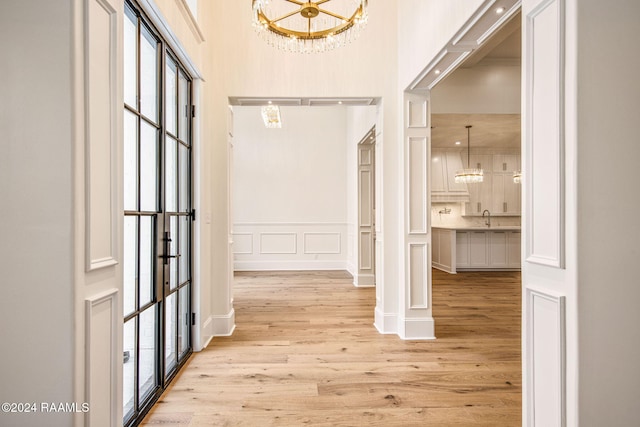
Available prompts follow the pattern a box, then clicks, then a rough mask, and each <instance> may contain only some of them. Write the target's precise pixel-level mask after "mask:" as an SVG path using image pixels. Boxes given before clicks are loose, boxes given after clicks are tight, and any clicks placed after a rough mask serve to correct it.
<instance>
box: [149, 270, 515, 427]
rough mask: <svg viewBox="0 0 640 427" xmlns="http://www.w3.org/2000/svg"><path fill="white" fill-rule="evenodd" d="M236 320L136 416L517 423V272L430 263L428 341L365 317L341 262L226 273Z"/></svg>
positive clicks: (367, 300) (187, 420) (197, 421)
mask: <svg viewBox="0 0 640 427" xmlns="http://www.w3.org/2000/svg"><path fill="white" fill-rule="evenodd" d="M235 279H236V284H235V289H234V308H235V310H236V324H237V328H236V331H235V332H234V335H233V336H231V337H224V338H215V339H214V340H213V341H212V342H211V344H210V345H209V347H208V348H206V349H205V350H203V351H202V352H200V353H196V354H194V355H192V356H191V359H190V360H189V362H188V363H187V365H186V367H185V368H184V369H183V371H182V372H181V373H180V374H178V376H177V378H176V379H175V380H174V382H173V384H172V385H171V386H170V387H169V388H168V389H167V391H166V392H165V393H164V394H163V396H162V397H161V398H160V401H159V402H158V403H157V404H156V406H155V407H154V408H153V409H152V410H151V412H150V413H149V414H148V415H147V417H146V418H145V420H144V421H143V424H142V425H150V426H152V425H159V424H162V425H171V426H180V427H182V426H185V427H186V426H189V427H196V426H260V427H262V426H327V427H328V426H331V427H334V426H384V427H389V426H391V427H393V426H403V427H406V426H429V427H435V426H475V427H479V426H486V427H488V426H491V427H501V426H509V427H510V426H519V425H521V410H522V404H521V400H522V393H521V389H522V378H521V343H520V313H521V307H520V304H521V294H520V289H521V284H520V273H517V272H482V273H476V272H469V273H460V274H457V275H450V274H446V273H443V272H440V271H438V270H434V271H433V307H434V308H433V311H434V318H435V320H436V336H437V339H436V340H432V341H403V340H400V339H398V337H396V336H393V335H381V334H379V333H378V332H377V331H376V330H375V328H374V327H373V311H374V304H375V289H374V288H354V287H353V285H352V278H351V277H350V276H349V275H348V274H347V273H345V272H342V271H317V272H251V273H236V278H235Z"/></svg>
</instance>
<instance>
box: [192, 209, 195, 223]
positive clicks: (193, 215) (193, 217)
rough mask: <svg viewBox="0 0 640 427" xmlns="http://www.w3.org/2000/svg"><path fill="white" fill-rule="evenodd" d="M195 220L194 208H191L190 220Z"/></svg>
mask: <svg viewBox="0 0 640 427" xmlns="http://www.w3.org/2000/svg"><path fill="white" fill-rule="evenodd" d="M195 220H196V210H195V209H191V221H195Z"/></svg>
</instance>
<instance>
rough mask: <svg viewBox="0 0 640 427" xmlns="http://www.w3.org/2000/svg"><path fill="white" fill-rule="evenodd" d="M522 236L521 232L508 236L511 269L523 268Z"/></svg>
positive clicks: (514, 232)
mask: <svg viewBox="0 0 640 427" xmlns="http://www.w3.org/2000/svg"><path fill="white" fill-rule="evenodd" d="M520 239H521V234H520V232H519V231H510V232H509V233H508V234H507V264H508V266H509V268H520V266H521V246H520V241H521V240H520Z"/></svg>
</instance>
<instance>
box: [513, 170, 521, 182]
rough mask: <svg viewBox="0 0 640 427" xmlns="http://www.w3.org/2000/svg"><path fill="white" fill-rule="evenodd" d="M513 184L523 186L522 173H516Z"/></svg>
mask: <svg viewBox="0 0 640 427" xmlns="http://www.w3.org/2000/svg"><path fill="white" fill-rule="evenodd" d="M513 182H514V184H521V183H522V172H520V171H515V172H514V173H513Z"/></svg>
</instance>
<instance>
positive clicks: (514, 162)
mask: <svg viewBox="0 0 640 427" xmlns="http://www.w3.org/2000/svg"><path fill="white" fill-rule="evenodd" d="M517 170H520V156H519V155H517V154H494V155H493V172H501V173H510V174H513V172H515V171H517Z"/></svg>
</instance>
